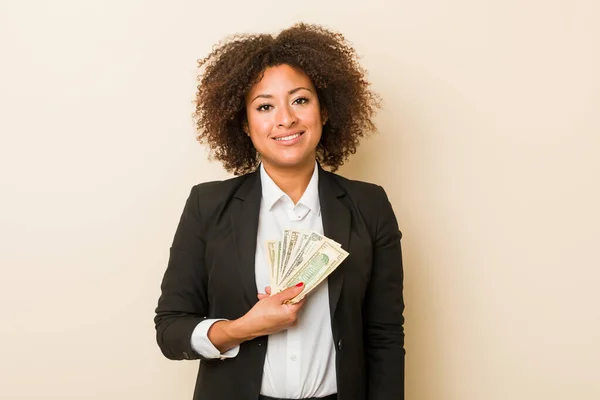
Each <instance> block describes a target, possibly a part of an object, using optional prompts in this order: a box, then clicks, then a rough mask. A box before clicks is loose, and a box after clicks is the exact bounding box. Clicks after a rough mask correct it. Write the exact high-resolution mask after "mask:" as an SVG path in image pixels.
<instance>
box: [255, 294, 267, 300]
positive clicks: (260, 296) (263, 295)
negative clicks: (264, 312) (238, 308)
mask: <svg viewBox="0 0 600 400" xmlns="http://www.w3.org/2000/svg"><path fill="white" fill-rule="evenodd" d="M256 297H258V299H259V300H262V299H266V298H267V297H269V295H268V294H264V293H259V294H258V295H257V296H256Z"/></svg>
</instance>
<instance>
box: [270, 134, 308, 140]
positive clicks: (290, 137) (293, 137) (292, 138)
mask: <svg viewBox="0 0 600 400" xmlns="http://www.w3.org/2000/svg"><path fill="white" fill-rule="evenodd" d="M303 133H304V132H298V133H294V134H293V135H289V136H283V137H278V138H275V140H277V141H279V142H285V141H288V140H294V139H296V138H297V137H300V135H302V134H303Z"/></svg>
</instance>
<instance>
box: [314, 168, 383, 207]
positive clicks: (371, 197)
mask: <svg viewBox="0 0 600 400" xmlns="http://www.w3.org/2000/svg"><path fill="white" fill-rule="evenodd" d="M325 174H326V176H327V177H329V178H330V179H331V180H333V181H334V182H335V183H336V184H337V185H338V186H339V187H340V188H341V189H342V191H343V192H344V193H345V194H346V195H347V196H348V197H349V198H350V199H351V200H352V202H353V203H355V204H361V205H369V204H374V203H375V204H377V203H380V202H381V201H384V200H386V199H387V195H386V193H385V190H384V189H383V187H381V186H380V185H378V184H375V183H371V182H365V181H358V180H353V179H348V178H346V177H343V176H341V175H338V174H335V173H332V172H326V171H325Z"/></svg>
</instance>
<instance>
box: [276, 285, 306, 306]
mask: <svg viewBox="0 0 600 400" xmlns="http://www.w3.org/2000/svg"><path fill="white" fill-rule="evenodd" d="M303 290H304V282H300V283H298V284H297V285H294V286H290V287H289V288H287V289H285V290H282V291H281V292H279V293H277V294H276V295H275V296H277V297H278V299H279V300H281V301H282V302H283V301H285V300H290V299H293V298H294V297H296V296H298V295H299V294H300V293H301V292H302V291H303Z"/></svg>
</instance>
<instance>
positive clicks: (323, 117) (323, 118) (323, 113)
mask: <svg viewBox="0 0 600 400" xmlns="http://www.w3.org/2000/svg"><path fill="white" fill-rule="evenodd" d="M327 120H329V114H328V113H327V110H326V109H325V108H322V109H321V122H322V123H323V125H325V124H326V123H327Z"/></svg>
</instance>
